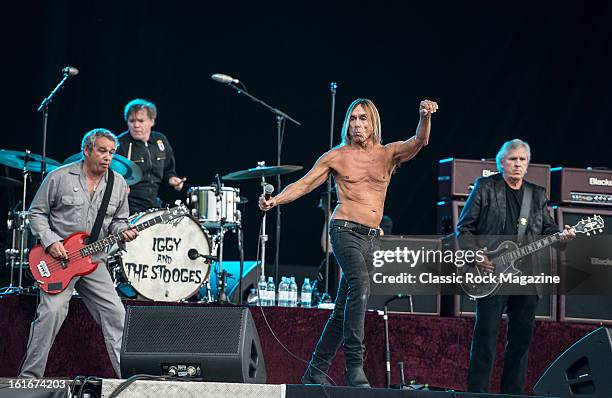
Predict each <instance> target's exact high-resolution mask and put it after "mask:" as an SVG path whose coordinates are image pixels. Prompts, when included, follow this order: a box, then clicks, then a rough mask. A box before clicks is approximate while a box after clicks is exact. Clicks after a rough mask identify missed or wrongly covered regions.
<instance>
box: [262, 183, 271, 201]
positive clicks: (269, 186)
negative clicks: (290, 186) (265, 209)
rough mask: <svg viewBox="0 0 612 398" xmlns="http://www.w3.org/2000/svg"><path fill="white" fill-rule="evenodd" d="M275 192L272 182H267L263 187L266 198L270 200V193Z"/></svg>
mask: <svg viewBox="0 0 612 398" xmlns="http://www.w3.org/2000/svg"><path fill="white" fill-rule="evenodd" d="M272 192H274V187H273V186H272V185H270V184H266V185H264V187H263V194H264V199H266V200H270V195H271V194H272Z"/></svg>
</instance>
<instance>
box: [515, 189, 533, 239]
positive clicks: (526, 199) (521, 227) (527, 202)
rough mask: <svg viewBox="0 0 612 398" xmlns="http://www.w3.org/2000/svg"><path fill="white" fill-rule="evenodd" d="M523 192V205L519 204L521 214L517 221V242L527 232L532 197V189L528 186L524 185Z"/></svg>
mask: <svg viewBox="0 0 612 398" xmlns="http://www.w3.org/2000/svg"><path fill="white" fill-rule="evenodd" d="M524 187H525V190H524V191H523V203H521V214H520V215H519V219H518V234H517V240H516V241H517V242H521V241H522V239H523V237H524V236H525V231H526V230H527V224H528V222H529V210H530V209H531V197H532V196H533V189H531V186H529V184H525V185H524Z"/></svg>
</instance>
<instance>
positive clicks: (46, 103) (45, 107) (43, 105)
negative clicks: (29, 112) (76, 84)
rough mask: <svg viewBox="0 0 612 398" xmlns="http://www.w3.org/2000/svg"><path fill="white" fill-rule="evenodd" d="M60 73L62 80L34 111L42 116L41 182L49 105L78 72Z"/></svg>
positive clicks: (43, 170) (43, 169) (67, 68)
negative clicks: (62, 75)
mask: <svg viewBox="0 0 612 398" xmlns="http://www.w3.org/2000/svg"><path fill="white" fill-rule="evenodd" d="M62 73H63V74H64V77H63V78H62V80H61V81H60V82H59V83H58V84H57V86H55V88H54V89H53V91H51V94H49V96H47V98H45V99H44V100H42V102H41V103H40V105H39V106H38V109H37V110H36V112H42V114H43V145H42V160H41V165H40V173H41V178H40V180H41V181H42V180H44V179H45V174H46V173H47V120H48V119H49V105H50V104H51V101H53V98H54V97H55V94H57V92H58V91H59V90H60V89H61V88H62V87H63V86H64V84H65V83H66V81H67V80H68V79H69V78H70V77H72V76H76V75H77V74H78V73H79V71H78V69H76V68H72V67H70V66H67V67H65V68H64V69H62Z"/></svg>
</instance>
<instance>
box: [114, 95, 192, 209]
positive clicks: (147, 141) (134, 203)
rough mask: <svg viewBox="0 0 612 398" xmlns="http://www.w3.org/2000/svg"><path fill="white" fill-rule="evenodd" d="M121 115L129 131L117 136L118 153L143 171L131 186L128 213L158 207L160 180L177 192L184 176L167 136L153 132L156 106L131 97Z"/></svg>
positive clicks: (160, 203)
mask: <svg viewBox="0 0 612 398" xmlns="http://www.w3.org/2000/svg"><path fill="white" fill-rule="evenodd" d="M123 117H124V119H125V121H126V122H127V126H128V131H126V132H124V133H122V134H121V135H119V137H118V138H119V148H117V153H118V154H119V155H123V156H125V157H126V158H128V159H130V160H131V161H133V162H134V163H136V164H137V165H138V166H139V167H140V168H141V170H142V180H141V181H140V182H138V183H136V184H134V185H132V186H131V187H130V194H129V196H128V200H129V205H130V213H131V214H133V213H137V212H142V211H147V210H149V209H152V208H158V207H161V205H162V202H161V200H160V199H159V198H158V197H157V195H158V192H159V187H160V185H161V184H162V182H165V183H167V184H168V185H169V186H171V187H172V188H174V189H176V190H177V191H180V190H181V189H183V184H184V182H185V180H186V178H179V177H178V176H177V174H176V171H175V160H174V153H173V151H172V146H171V145H170V142H168V138H166V136H165V135H164V134H162V133H160V132H157V131H152V130H151V129H152V128H153V126H154V125H155V119H156V117H157V107H156V106H155V104H153V103H152V102H150V101H147V100H144V99H140V98H137V99H134V100H132V101H130V102H128V104H127V105H126V106H125V108H124V112H123Z"/></svg>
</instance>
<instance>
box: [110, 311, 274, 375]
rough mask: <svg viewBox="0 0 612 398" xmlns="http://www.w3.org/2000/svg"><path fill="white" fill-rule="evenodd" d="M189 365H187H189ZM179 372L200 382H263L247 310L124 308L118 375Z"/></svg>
mask: <svg viewBox="0 0 612 398" xmlns="http://www.w3.org/2000/svg"><path fill="white" fill-rule="evenodd" d="M190 367H191V368H190ZM173 370H174V372H177V371H178V372H179V375H181V376H183V375H182V374H180V373H181V372H182V373H185V372H187V371H188V370H193V371H195V374H194V375H193V377H195V378H198V379H201V380H204V381H217V382H237V383H265V382H266V366H265V363H264V357H263V353H262V350H261V344H260V342H259V335H258V334H257V329H256V328H255V323H254V322H253V318H252V317H251V313H250V312H249V309H248V308H244V307H230V306H224V307H200V306H197V307H196V306H180V307H177V306H128V307H127V311H126V321H125V329H124V333H123V343H122V346H121V375H122V376H123V377H124V378H127V377H130V376H132V375H134V374H140V373H144V374H151V375H168V374H171V373H172V371H173Z"/></svg>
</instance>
